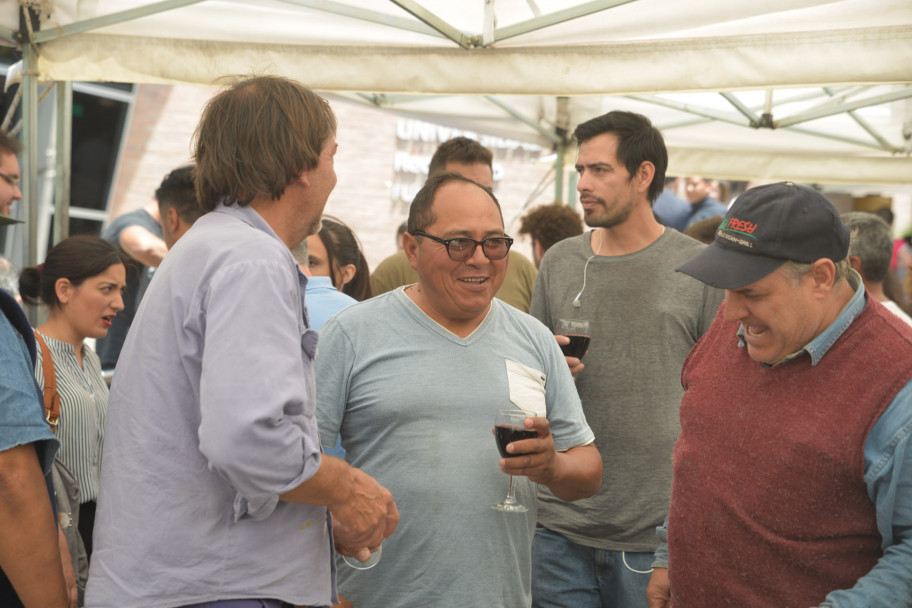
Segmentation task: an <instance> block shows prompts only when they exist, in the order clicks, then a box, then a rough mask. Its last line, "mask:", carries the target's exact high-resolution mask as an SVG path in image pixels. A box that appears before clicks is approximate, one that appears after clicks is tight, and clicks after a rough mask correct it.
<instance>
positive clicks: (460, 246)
mask: <svg viewBox="0 0 912 608" xmlns="http://www.w3.org/2000/svg"><path fill="white" fill-rule="evenodd" d="M412 234H413V235H414V236H424V237H427V238H429V239H431V240H432V241H437V242H438V243H440V244H442V245H443V246H444V247H446V251H447V255H448V256H450V259H451V260H453V261H454V262H465V261H466V260H468V259H469V258H471V257H472V256H473V255H475V248H476V247H478V246H479V245H481V250H482V252H483V253H484V254H485V257H486V258H488V259H489V260H502V259H504V258H505V257H507V254H508V253H510V247H511V246H512V245H513V239H511V238H510V237H508V236H493V237H491V238H487V239H483V240H481V241H476V240H475V239H470V238H467V237H462V236H460V237H456V238H454V239H442V238H440V237H439V236H434V235H432V234H428V233H427V232H418V231H416V232H413V233H412Z"/></svg>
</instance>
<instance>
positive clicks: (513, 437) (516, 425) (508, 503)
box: [492, 409, 538, 513]
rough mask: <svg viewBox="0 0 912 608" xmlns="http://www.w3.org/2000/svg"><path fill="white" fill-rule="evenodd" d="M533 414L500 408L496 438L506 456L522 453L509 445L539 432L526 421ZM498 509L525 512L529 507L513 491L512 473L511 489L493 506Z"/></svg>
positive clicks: (501, 451)
mask: <svg viewBox="0 0 912 608" xmlns="http://www.w3.org/2000/svg"><path fill="white" fill-rule="evenodd" d="M530 416H532V414H530V413H529V412H524V411H522V410H517V409H511V410H499V411H498V412H497V415H496V416H495V417H494V438H495V439H496V440H497V449H498V450H500V455H501V456H503V457H504V458H513V457H514V456H519V455H520V454H511V453H509V452H507V445H509V444H510V443H513V442H514V441H520V440H521V439H534V438H535V437H537V436H538V433H537V432H536V431H534V430H532V429H527V428H526V426H525V424H524V421H525V419H526V418H529V417H530ZM492 508H493V509H497V510H498V511H506V512H507V513H525V512H526V511H528V510H529V509H528V508H527V507H526V506H525V505H523V504H522V503H520V502H519V501H517V500H516V496H515V495H514V493H513V476H512V475H510V489H509V490H508V491H507V497H506V498H504V499H503V502H500V503H498V504H496V505H494V506H493V507H492Z"/></svg>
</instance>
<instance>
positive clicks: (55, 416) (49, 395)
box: [33, 330, 60, 433]
mask: <svg viewBox="0 0 912 608" xmlns="http://www.w3.org/2000/svg"><path fill="white" fill-rule="evenodd" d="M33 331H34V332H35V341H36V342H37V343H38V345H39V346H40V347H41V369H42V371H43V372H44V412H45V414H46V418H47V421H48V424H50V425H51V430H52V431H54V432H55V433H56V432H57V421H58V420H59V419H60V395H59V394H58V393H57V376H56V375H55V374H54V358H53V357H52V356H51V349H49V348H48V345H47V343H46V342H45V341H44V337H43V336H42V335H41V334H40V333H38V330H33Z"/></svg>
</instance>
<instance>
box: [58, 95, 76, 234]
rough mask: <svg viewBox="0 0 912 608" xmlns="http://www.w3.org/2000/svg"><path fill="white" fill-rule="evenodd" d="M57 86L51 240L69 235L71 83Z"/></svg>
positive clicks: (71, 127) (71, 126)
mask: <svg viewBox="0 0 912 608" xmlns="http://www.w3.org/2000/svg"><path fill="white" fill-rule="evenodd" d="M56 86H57V121H56V122H57V143H56V146H57V154H56V158H55V164H56V171H55V177H56V179H55V180H54V244H55V245H56V244H57V243H59V242H60V241H62V240H63V239H65V238H67V237H68V236H70V175H71V160H72V159H71V154H72V145H71V144H72V141H73V140H72V131H73V83H72V82H70V81H68V80H67V81H59V82H57V83H56Z"/></svg>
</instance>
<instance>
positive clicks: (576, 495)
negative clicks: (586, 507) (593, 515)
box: [545, 444, 602, 501]
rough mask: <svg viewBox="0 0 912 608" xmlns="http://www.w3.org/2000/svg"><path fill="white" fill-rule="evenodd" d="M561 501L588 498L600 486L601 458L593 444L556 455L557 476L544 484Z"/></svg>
mask: <svg viewBox="0 0 912 608" xmlns="http://www.w3.org/2000/svg"><path fill="white" fill-rule="evenodd" d="M545 485H547V486H548V489H549V490H551V492H552V493H554V495H555V496H557V497H558V498H560V499H561V500H567V501H572V500H579V499H580V498H588V497H589V496H592V495H593V494H595V493H596V492H598V490H599V488H600V487H601V486H602V456H601V454H599V451H598V449H596V447H595V445H594V444H589V445H584V446H580V447H576V448H571V449H569V450H567V451H566V452H558V453H557V474H556V475H555V478H554V480H553V481H551V482H550V483H547V484H545Z"/></svg>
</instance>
